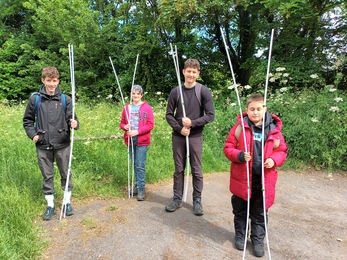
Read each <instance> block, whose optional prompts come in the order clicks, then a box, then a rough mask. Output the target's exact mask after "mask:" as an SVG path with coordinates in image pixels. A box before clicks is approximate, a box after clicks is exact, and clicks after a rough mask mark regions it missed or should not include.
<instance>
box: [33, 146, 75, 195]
mask: <svg viewBox="0 0 347 260" xmlns="http://www.w3.org/2000/svg"><path fill="white" fill-rule="evenodd" d="M36 153H37V160H38V163H39V168H40V170H41V173H42V177H43V185H42V192H43V193H44V194H45V195H50V194H54V161H56V164H57V166H58V169H59V172H60V182H61V189H62V190H65V185H66V178H67V174H68V167H69V156H70V146H68V147H65V148H61V149H48V150H43V149H38V148H36ZM71 176H72V173H71V172H70V178H69V185H68V190H69V191H71V190H72V189H73V184H72V182H71Z"/></svg>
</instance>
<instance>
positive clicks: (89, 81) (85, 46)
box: [0, 0, 347, 101]
mask: <svg viewBox="0 0 347 260" xmlns="http://www.w3.org/2000/svg"><path fill="white" fill-rule="evenodd" d="M0 8H1V10H2V11H1V14H0V19H1V22H0V29H1V30H0V43H1V48H0V58H1V59H0V75H1V76H0V99H5V98H6V99H9V100H11V99H16V100H18V99H20V98H26V97H27V96H28V95H29V94H30V92H33V91H36V90H37V87H38V86H37V84H38V83H39V82H40V80H39V77H40V72H41V70H42V68H43V67H44V66H48V65H51V66H56V67H58V69H59V71H60V73H61V85H62V87H63V88H64V89H68V82H69V68H68V57H67V56H68V50H67V46H68V44H73V45H74V51H75V53H74V56H75V66H74V67H75V74H76V75H75V78H76V90H77V93H78V98H79V99H80V100H81V101H84V100H88V99H90V98H93V97H96V96H98V95H100V96H102V97H106V96H108V95H110V94H112V95H113V96H117V95H115V93H116V92H117V91H118V84H117V82H116V81H115V77H114V75H113V73H112V69H111V64H110V61H109V57H111V58H112V59H113V62H114V64H115V68H116V71H117V73H118V76H119V79H120V84H121V86H122V87H123V90H124V91H126V92H127V91H130V86H131V84H132V81H133V76H134V65H135V61H136V57H137V55H139V62H138V67H137V73H136V77H135V83H136V84H140V85H142V86H143V87H144V89H145V90H146V91H147V92H148V93H151V94H153V93H156V92H158V91H160V92H162V93H165V96H167V95H168V93H169V91H170V89H171V88H172V87H173V86H175V85H177V79H176V74H175V70H174V66H173V62H172V57H171V55H169V51H170V44H172V45H174V46H177V50H178V57H179V64H180V68H181V69H182V67H183V62H184V60H185V59H186V58H197V59H198V60H200V61H201V69H202V73H201V78H200V81H201V82H203V83H204V84H205V85H207V86H208V87H210V88H211V89H213V90H217V91H223V87H224V86H225V85H226V84H227V82H228V81H229V80H230V78H231V77H230V76H231V75H230V68H229V64H228V59H227V52H226V49H225V46H224V43H223V40H222V32H221V29H223V32H224V34H225V39H226V44H227V46H228V48H227V49H228V52H229V53H230V57H231V63H232V66H233V70H234V72H235V77H236V81H237V83H240V84H241V85H243V86H245V85H248V84H250V85H252V86H254V87H255V86H261V85H262V82H263V80H264V79H263V78H264V76H263V75H264V71H266V66H267V57H268V49H269V40H270V32H271V29H274V30H275V37H274V44H273V55H272V60H273V64H275V65H276V66H278V67H281V66H282V67H286V68H287V69H288V70H290V71H291V82H292V85H295V86H297V87H300V88H304V87H309V86H311V84H312V83H313V81H312V79H311V78H308V77H307V75H308V74H313V73H318V75H319V76H320V78H321V79H324V81H325V82H326V84H335V80H336V79H337V78H340V80H339V84H338V88H339V89H345V88H346V81H347V78H346V76H345V75H346V74H347V73H346V58H345V52H346V49H345V44H344V43H345V40H346V22H345V21H346V6H345V4H344V3H343V2H341V1H329V0H326V1H323V2H320V3H316V2H314V1H306V2H300V1H297V0H290V1H286V2H281V3H278V1H274V0H262V1H243V0H242V1H225V0H213V1H211V0H209V1H205V0H204V1H187V0H182V1H138V0H137V1H133V0H132V1H101V0H98V1H87V0H74V1H68V0H59V1H58V0H52V1H42V0H26V1H18V0H3V1H0ZM181 76H182V75H181ZM115 100H116V101H117V100H118V101H119V99H114V101H115Z"/></svg>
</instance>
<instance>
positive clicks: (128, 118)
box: [109, 57, 134, 198]
mask: <svg viewBox="0 0 347 260" xmlns="http://www.w3.org/2000/svg"><path fill="white" fill-rule="evenodd" d="M109 59H110V62H111V65H112V69H113V73H114V75H115V77H116V81H117V84H118V89H119V92H120V96H121V98H122V102H123V106H124V109H125V116H126V118H127V121H128V122H129V124H130V117H129V114H128V111H127V108H126V106H125V100H124V97H123V92H122V88H121V86H120V84H119V79H118V75H117V72H116V69H115V68H114V65H113V62H112V59H111V57H109ZM130 112H131V111H130ZM129 131H130V129H129ZM129 142H130V140H129V138H128V147H127V149H128V197H129V198H130V196H132V195H133V194H132V192H131V190H132V188H130V155H129V144H130V143H129ZM131 147H132V149H133V146H131ZM132 154H134V150H132ZM132 169H133V172H134V166H133V167H132Z"/></svg>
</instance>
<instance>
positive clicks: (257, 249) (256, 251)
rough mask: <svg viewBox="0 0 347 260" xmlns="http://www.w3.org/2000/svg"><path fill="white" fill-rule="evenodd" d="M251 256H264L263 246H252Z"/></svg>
mask: <svg viewBox="0 0 347 260" xmlns="http://www.w3.org/2000/svg"><path fill="white" fill-rule="evenodd" d="M253 255H254V256H256V257H262V256H263V255H264V246H263V245H262V244H256V245H253Z"/></svg>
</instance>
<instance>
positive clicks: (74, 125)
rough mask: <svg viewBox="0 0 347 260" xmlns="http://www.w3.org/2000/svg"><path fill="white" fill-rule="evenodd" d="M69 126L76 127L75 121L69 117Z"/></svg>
mask: <svg viewBox="0 0 347 260" xmlns="http://www.w3.org/2000/svg"><path fill="white" fill-rule="evenodd" d="M70 126H71V128H76V127H77V121H76V120H73V119H70Z"/></svg>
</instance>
